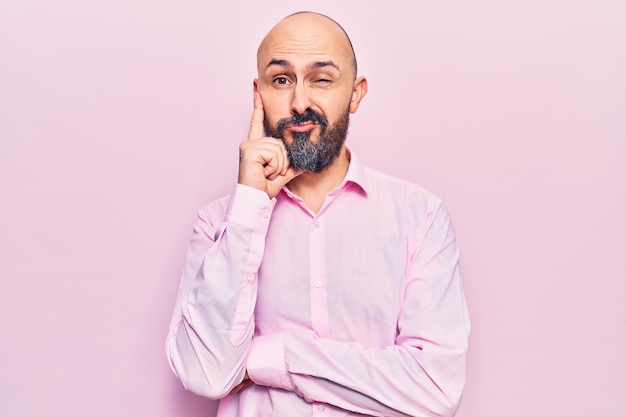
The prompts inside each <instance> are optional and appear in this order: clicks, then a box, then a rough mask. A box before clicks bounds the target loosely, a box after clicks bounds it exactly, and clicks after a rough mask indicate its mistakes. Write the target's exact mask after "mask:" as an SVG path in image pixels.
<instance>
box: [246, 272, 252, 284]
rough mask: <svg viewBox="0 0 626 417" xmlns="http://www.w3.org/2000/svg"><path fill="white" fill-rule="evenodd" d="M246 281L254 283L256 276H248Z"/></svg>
mask: <svg viewBox="0 0 626 417" xmlns="http://www.w3.org/2000/svg"><path fill="white" fill-rule="evenodd" d="M246 279H247V280H248V282H252V281H254V274H248V276H247V277H246Z"/></svg>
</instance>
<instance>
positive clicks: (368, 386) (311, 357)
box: [248, 330, 466, 417]
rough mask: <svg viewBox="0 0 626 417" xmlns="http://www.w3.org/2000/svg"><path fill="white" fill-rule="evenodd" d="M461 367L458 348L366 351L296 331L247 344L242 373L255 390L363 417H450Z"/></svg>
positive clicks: (462, 373)
mask: <svg viewBox="0 0 626 417" xmlns="http://www.w3.org/2000/svg"><path fill="white" fill-rule="evenodd" d="M465 360H466V348H465V347H464V345H463V343H460V345H459V346H458V347H457V348H456V349H454V348H452V347H445V348H444V347H441V346H436V345H433V344H425V343H422V344H421V349H420V348H418V347H416V346H414V345H410V344H405V345H395V346H389V347H386V348H366V347H364V346H363V345H361V344H359V343H354V342H339V341H335V340H330V339H324V338H319V337H317V336H315V334H314V333H313V332H310V331H307V330H297V331H287V332H283V333H280V334H276V335H269V336H262V337H259V338H255V339H254V340H253V342H252V346H251V350H250V354H249V357H248V370H249V373H250V377H251V378H252V379H253V380H254V381H255V382H256V383H258V384H261V385H268V386H272V387H275V388H281V389H286V390H289V391H293V392H295V393H297V394H298V395H300V396H302V397H303V398H304V399H306V400H307V401H319V402H324V403H328V404H332V405H335V406H337V407H340V408H342V409H345V410H348V411H352V412H357V413H361V414H365V415H373V416H380V415H384V416H402V417H406V416H451V415H453V414H454V411H455V410H456V408H457V406H458V402H459V399H460V395H461V392H462V389H463V386H464V382H465Z"/></svg>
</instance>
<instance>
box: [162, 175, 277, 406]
mask: <svg viewBox="0 0 626 417" xmlns="http://www.w3.org/2000/svg"><path fill="white" fill-rule="evenodd" d="M259 197H260V196H259V193H258V192H256V191H254V192H251V190H249V189H246V188H242V187H239V188H238V189H236V192H235V193H234V194H233V196H232V197H231V200H230V203H229V206H228V209H227V210H226V213H225V215H224V216H223V218H219V219H218V222H219V226H217V227H213V226H212V224H213V221H214V219H210V218H204V219H203V218H201V219H200V221H199V222H198V224H197V225H196V227H195V229H194V237H193V238H192V243H191V244H190V249H189V252H188V256H187V263H186V267H185V270H184V272H183V278H182V281H181V287H180V290H179V295H178V300H177V303H176V308H175V311H174V317H173V318H172V325H171V329H170V335H169V336H168V342H167V351H168V356H169V359H170V364H171V366H172V369H173V370H174V372H175V373H176V375H177V376H178V377H179V379H180V380H181V382H182V383H183V385H184V386H185V387H186V388H187V389H189V390H191V391H193V392H196V393H198V394H200V395H204V396H207V397H210V398H221V397H223V396H224V395H226V394H228V392H229V391H230V390H231V389H232V387H234V386H235V385H237V384H238V383H239V382H241V380H242V379H243V375H244V373H245V358H246V355H247V352H248V349H249V345H250V341H251V338H252V334H253V331H254V320H253V313H254V305H255V301H256V293H257V277H256V275H257V271H258V267H259V264H260V262H261V259H262V256H263V248H264V238H265V232H266V230H267V226H268V223H269V215H264V214H267V213H271V209H272V203H271V202H270V201H269V199H268V198H267V196H265V195H263V196H261V198H259ZM209 217H210V213H209ZM217 217H219V216H217Z"/></svg>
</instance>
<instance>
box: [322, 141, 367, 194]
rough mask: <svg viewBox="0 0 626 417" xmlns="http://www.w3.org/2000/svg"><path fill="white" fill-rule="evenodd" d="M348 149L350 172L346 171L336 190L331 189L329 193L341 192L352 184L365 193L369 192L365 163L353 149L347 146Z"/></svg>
mask: <svg viewBox="0 0 626 417" xmlns="http://www.w3.org/2000/svg"><path fill="white" fill-rule="evenodd" d="M346 151H347V155H348V159H349V160H350V165H349V166H348V172H347V173H346V176H345V178H344V179H343V181H342V182H341V184H340V185H339V187H337V188H336V189H335V190H333V191H331V192H330V193H329V195H333V194H336V193H339V192H340V191H341V190H343V189H344V188H346V187H348V186H349V185H350V184H353V185H355V186H356V187H358V188H360V189H361V190H362V191H363V192H364V193H365V195H367V194H368V191H369V190H368V188H369V187H368V185H367V176H366V175H365V165H363V163H362V162H361V160H360V159H359V158H358V157H357V156H356V155H355V154H354V152H353V151H352V149H350V148H349V147H348V146H346Z"/></svg>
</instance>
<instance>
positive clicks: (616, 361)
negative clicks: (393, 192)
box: [0, 0, 626, 417]
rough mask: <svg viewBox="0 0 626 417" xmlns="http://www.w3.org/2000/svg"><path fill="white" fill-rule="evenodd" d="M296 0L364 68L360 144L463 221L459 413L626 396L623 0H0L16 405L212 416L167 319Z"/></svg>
mask: <svg viewBox="0 0 626 417" xmlns="http://www.w3.org/2000/svg"><path fill="white" fill-rule="evenodd" d="M298 10H315V11H320V12H322V13H326V14H328V15H330V16H331V17H333V18H335V19H336V20H338V21H339V22H340V23H342V24H343V26H344V27H345V29H346V30H347V31H348V33H349V34H350V36H351V38H352V41H353V43H354V47H355V49H356V53H357V55H358V59H359V69H360V73H361V74H362V75H366V76H368V79H369V86H370V91H369V94H368V95H367V97H366V98H365V100H364V102H363V103H362V106H361V108H360V109H359V111H358V112H357V113H356V114H355V115H354V116H353V118H352V124H351V128H350V135H349V138H348V144H349V145H350V146H351V147H352V148H353V150H354V151H355V152H357V153H358V154H359V156H360V158H361V159H363V160H364V161H365V162H366V163H367V164H369V165H371V166H374V167H376V168H378V169H380V170H383V171H386V172H388V173H391V174H394V175H397V176H400V177H403V178H406V179H408V180H411V181H413V182H416V183H419V184H421V185H423V186H424V187H426V188H428V189H430V190H432V191H434V192H436V193H437V194H439V195H441V196H442V197H443V199H444V201H445V202H446V204H447V206H448V208H449V210H450V212H451V214H452V216H453V220H454V223H455V226H456V231H457V235H458V239H459V242H460V245H461V249H462V268H463V272H464V282H465V287H466V290H467V296H468V302H469V306H470V312H471V318H472V324H473V333H472V338H471V342H472V343H471V351H470V357H469V376H468V381H467V389H466V392H465V395H464V399H463V403H462V405H461V409H460V411H459V413H458V416H459V417H477V416H480V417H501V416H507V417H522V416H524V417H527V416H568V417H583V416H584V417H588V416H602V417H621V416H624V415H626V396H625V395H624V392H625V390H626V360H624V352H625V351H624V344H625V343H626V302H624V299H625V297H626V273H625V270H626V261H625V260H626V256H625V254H624V252H625V250H626V243H625V236H626V221H625V219H624V217H625V213H626V168H625V167H626V122H625V119H626V24H625V16H626V4H625V3H624V2H623V1H618V0H615V1H610V0H595V1H592V0H589V1H582V0H574V1H571V0H542V1H517V2H512V1H508V2H503V1H496V0H491V1H490V0H477V1H472V2H460V1H458V2H444V1H437V2H435V1H431V2H425V1H415V2H413V1H405V2H401V1H394V0H386V1H371V2H363V1H356V0H351V1H342V2H330V1H321V0H320V1H316V2H305V1H299V2H298V1H286V0H285V1H279V0H268V1H265V2H245V3H243V2H234V1H233V2H217V3H216V2H209V1H200V0H184V1H173V0H171V1H165V0H151V1H148V0H134V1H127V0H112V1H106V2H85V1H79V0H58V1H54V2H52V1H43V0H40V1H37V0H0V210H1V211H0V330H1V333H2V335H1V336H0V340H1V343H0V384H1V386H0V416H3V417H30V416H47V417H60V416H64V417H67V416H89V417H100V416H102V417H104V416H107V417H109V416H152V417H200V416H209V417H210V416H213V415H214V412H215V404H214V403H213V402H210V401H207V400H205V399H202V398H199V397H196V396H194V395H193V394H190V393H188V392H186V391H184V390H183V389H182V387H181V386H180V384H179V383H178V381H177V380H176V379H175V377H174V376H173V374H172V373H171V372H170V370H169V367H168V365H167V360H166V357H165V351H164V343H165V336H166V333H167V327H168V324H169V319H170V315H171V310H172V308H173V304H174V299H175V296H176V290H177V287H178V282H179V278H180V274H181V270H182V266H183V259H184V254H185V250H186V247H187V239H188V237H189V236H190V233H191V228H192V225H193V223H194V222H195V218H196V212H197V209H198V208H200V207H201V206H203V205H204V204H206V203H208V202H209V201H211V200H213V199H215V198H218V197H220V196H222V195H224V194H225V193H227V192H228V191H229V190H230V189H231V187H232V185H233V184H234V182H235V181H236V173H237V160H238V150H237V147H238V144H239V142H240V141H242V140H243V139H245V138H246V134H247V130H248V122H249V118H250V115H251V112H252V93H251V91H252V79H253V78H254V77H255V75H256V66H255V54H256V47H257V46H258V43H259V42H260V40H261V38H262V37H263V35H264V34H265V33H266V32H267V31H268V30H269V29H270V27H271V26H273V24H274V23H275V22H276V21H278V20H279V19H280V18H282V17H284V16H286V15H287V14H290V13H292V12H295V11H298Z"/></svg>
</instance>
